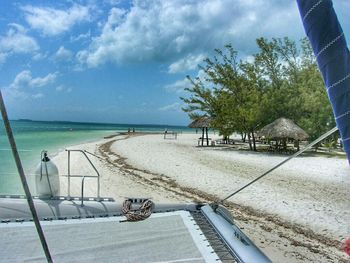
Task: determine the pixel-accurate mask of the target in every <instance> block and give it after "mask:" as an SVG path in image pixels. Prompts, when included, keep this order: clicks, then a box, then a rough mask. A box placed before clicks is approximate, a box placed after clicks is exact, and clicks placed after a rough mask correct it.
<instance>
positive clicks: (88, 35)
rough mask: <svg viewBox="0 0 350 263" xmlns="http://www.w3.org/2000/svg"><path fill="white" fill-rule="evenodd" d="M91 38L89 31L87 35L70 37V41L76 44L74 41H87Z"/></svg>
mask: <svg viewBox="0 0 350 263" xmlns="http://www.w3.org/2000/svg"><path fill="white" fill-rule="evenodd" d="M89 38H91V31H90V30H89V31H88V32H87V33H85V34H80V35H78V36H76V37H75V36H71V37H70V41H71V42H76V41H81V40H85V39H89Z"/></svg>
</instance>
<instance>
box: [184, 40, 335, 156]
mask: <svg viewBox="0 0 350 263" xmlns="http://www.w3.org/2000/svg"><path fill="white" fill-rule="evenodd" d="M256 43H257V45H258V52H257V53H256V54H254V55H253V56H252V57H251V58H250V59H246V60H241V59H239V58H238V52H237V51H236V50H235V49H234V48H233V47H232V45H226V46H225V47H224V48H223V49H222V50H221V49H215V53H214V55H213V57H211V58H206V59H205V60H204V61H203V64H202V65H199V69H200V71H202V72H204V77H202V78H200V77H191V76H187V79H188V80H189V83H190V85H189V87H187V88H185V90H186V91H187V96H185V97H181V99H182V100H183V101H184V103H185V107H183V110H184V111H185V112H187V113H188V114H189V116H190V118H191V119H196V118H198V117H199V116H202V115H208V116H210V117H211V118H212V127H214V128H215V129H217V130H218V131H219V132H220V134H221V135H223V136H224V137H227V136H229V135H231V134H232V133H233V132H238V133H240V134H241V135H242V139H243V140H245V139H247V140H248V142H249V145H250V148H251V149H252V150H256V145H255V139H256V138H255V134H256V131H258V130H259V129H260V128H262V127H263V126H265V125H266V124H268V123H271V122H272V121H274V120H276V119H277V118H280V117H285V118H289V119H292V120H293V121H294V122H295V123H296V124H298V125H299V126H300V127H301V128H303V129H304V130H305V131H306V132H307V133H308V134H309V136H310V139H311V140H313V139H315V138H317V137H319V136H320V135H321V134H323V133H324V132H326V131H328V130H329V129H331V128H333V127H334V126H335V121H334V118H333V113H332V108H331V105H330V103H329V100H328V96H327V93H326V90H325V88H324V82H323V79H322V76H321V74H320V72H319V70H318V67H317V63H316V59H315V56H314V54H313V52H312V48H311V46H310V44H309V41H308V40H307V39H306V38H305V39H302V40H300V42H299V45H297V43H296V42H295V41H292V40H290V39H289V38H287V37H286V38H283V39H280V38H272V39H271V40H268V39H265V38H258V39H257V40H256Z"/></svg>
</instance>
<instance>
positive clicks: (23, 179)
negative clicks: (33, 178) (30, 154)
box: [0, 90, 52, 263]
mask: <svg viewBox="0 0 350 263" xmlns="http://www.w3.org/2000/svg"><path fill="white" fill-rule="evenodd" d="M0 110H1V115H2V119H3V122H4V125H5V129H6V133H7V138H8V139H9V142H10V145H11V149H12V154H13V157H14V159H15V162H16V166H17V170H18V174H19V176H20V178H21V182H22V186H23V190H24V193H25V195H26V198H27V202H28V205H29V209H30V212H31V213H32V216H33V220H34V224H35V227H36V231H37V232H38V235H39V239H40V242H41V245H42V247H43V250H44V252H45V256H46V260H47V262H49V263H51V262H52V258H51V254H50V250H49V247H48V245H47V242H46V239H45V236H44V232H43V230H42V228H41V225H40V221H39V218H38V214H37V212H36V210H35V206H34V202H33V198H32V195H31V193H30V190H29V187H28V183H27V179H26V177H25V174H24V170H23V166H22V163H21V159H20V157H19V154H18V150H17V146H16V141H15V138H14V137H13V133H12V128H11V125H10V121H9V119H8V116H7V112H6V107H5V103H4V100H3V98H2V93H1V90H0Z"/></svg>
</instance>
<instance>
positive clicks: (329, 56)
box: [297, 0, 350, 162]
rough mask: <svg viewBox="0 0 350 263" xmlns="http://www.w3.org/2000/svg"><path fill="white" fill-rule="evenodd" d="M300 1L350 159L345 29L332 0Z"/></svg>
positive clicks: (349, 88)
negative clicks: (341, 24) (340, 22)
mask: <svg viewBox="0 0 350 263" xmlns="http://www.w3.org/2000/svg"><path fill="white" fill-rule="evenodd" d="M297 3H298V6H299V11H300V15H301V18H302V21H303V24H304V28H305V32H306V34H307V36H308V38H309V40H310V42H311V45H312V48H313V51H314V53H315V56H316V59H317V63H318V67H319V69H320V70H321V73H322V75H323V79H324V82H325V84H326V88H327V93H328V96H329V99H330V101H331V103H332V106H333V112H334V116H335V120H336V123H337V127H338V129H339V131H340V134H341V138H342V142H343V145H344V150H345V151H346V153H347V155H348V160H350V55H349V49H348V47H347V44H346V40H345V36H344V33H343V30H342V28H341V26H340V24H339V21H338V18H337V15H336V13H335V11H334V9H333V3H332V1H331V0H297ZM349 162H350V161H349Z"/></svg>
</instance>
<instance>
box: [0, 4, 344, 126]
mask: <svg viewBox="0 0 350 263" xmlns="http://www.w3.org/2000/svg"><path fill="white" fill-rule="evenodd" d="M0 3H1V8H0V72H1V74H0V76H1V78H0V89H1V91H2V93H3V97H4V100H5V104H6V106H7V110H8V114H9V117H10V118H11V119H33V120H50V121H55V120H59V121H79V122H103V123H128V124H168V125H187V124H188V123H189V121H190V120H189V118H188V116H187V114H186V113H184V112H183V111H182V110H181V107H183V103H182V101H181V100H180V98H179V97H181V96H186V92H185V91H184V88H185V87H188V86H189V84H188V82H187V81H186V75H190V76H192V77H196V76H200V74H201V72H200V71H199V69H198V64H201V63H202V61H203V59H205V58H206V57H211V56H213V51H214V49H215V48H219V49H222V48H223V47H224V45H225V44H228V43H230V44H232V45H233V47H234V48H235V49H236V50H237V51H238V52H239V57H240V58H241V59H243V60H244V59H249V57H251V56H252V55H253V54H254V53H256V52H257V46H256V44H255V39H256V38H258V37H262V36H263V37H265V38H272V37H285V36H288V37H289V38H291V39H293V40H295V41H298V40H299V39H301V38H303V37H304V36H305V33H304V30H303V27H302V24H301V19H300V17H299V13H298V9H297V5H296V2H295V1H294V0H186V1H185V0H143V1H141V0H134V1H126V0H125V1H124V0H86V1H73V0H67V1H40V0H35V1H7V0H0ZM333 3H334V7H335V9H336V12H337V14H338V17H339V20H340V22H341V24H342V26H343V29H344V32H345V36H346V37H347V39H348V41H350V40H349V37H350V20H349V19H346V18H347V16H346V12H347V10H350V1H348V0H334V1H333Z"/></svg>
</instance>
